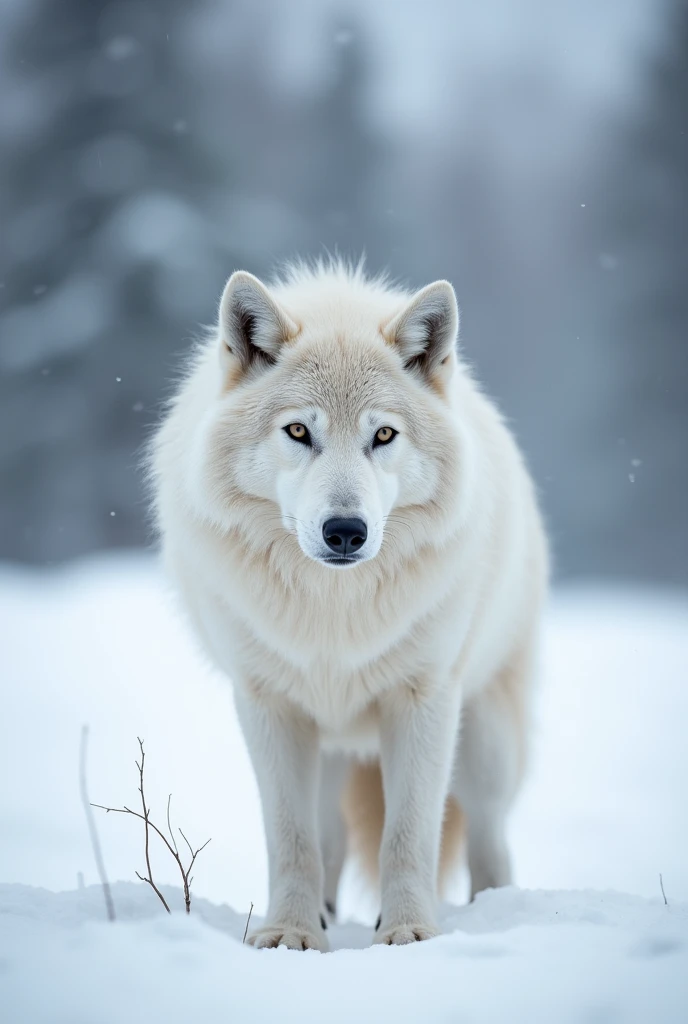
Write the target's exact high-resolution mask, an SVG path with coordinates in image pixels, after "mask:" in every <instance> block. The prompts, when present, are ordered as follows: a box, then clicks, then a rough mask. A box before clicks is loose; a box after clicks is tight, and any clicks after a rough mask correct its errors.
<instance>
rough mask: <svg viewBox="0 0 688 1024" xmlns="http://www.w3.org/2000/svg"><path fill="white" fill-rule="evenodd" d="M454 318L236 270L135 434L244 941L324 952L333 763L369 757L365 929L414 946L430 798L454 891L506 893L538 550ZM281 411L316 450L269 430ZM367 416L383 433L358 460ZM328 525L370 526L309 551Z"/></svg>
mask: <svg viewBox="0 0 688 1024" xmlns="http://www.w3.org/2000/svg"><path fill="white" fill-rule="evenodd" d="M457 328H458V313H457V310H456V302H455V299H454V293H453V290H452V288H451V286H450V285H449V284H447V282H437V283H436V284H434V285H430V286H428V287H427V288H426V289H423V290H422V291H421V292H419V293H417V294H416V295H415V296H414V295H412V294H409V293H406V292H403V291H401V290H399V289H395V288H393V287H390V286H389V285H387V284H386V283H385V282H384V281H382V280H368V279H366V278H365V276H364V275H363V273H362V271H361V270H360V269H357V270H351V269H348V268H347V267H345V266H343V265H341V264H337V263H335V264H328V265H318V266H316V267H314V268H313V267H305V266H297V267H294V268H292V269H291V270H290V271H289V272H288V273H287V276H286V278H284V279H282V280H280V281H278V282H276V283H275V284H274V285H272V286H271V287H269V288H265V286H263V285H261V284H260V283H259V282H257V281H256V280H255V278H252V277H251V276H250V275H248V274H244V273H239V274H236V275H234V276H233V277H232V278H231V279H230V281H229V283H228V285H227V289H226V290H225V294H224V296H223V300H222V304H221V309H220V317H219V324H218V328H217V330H216V331H214V332H213V333H212V336H210V337H209V338H208V340H207V342H206V343H204V344H203V345H201V346H200V347H199V349H198V351H197V353H196V355H195V357H194V359H193V361H192V364H191V367H190V369H189V372H188V374H187V376H186V378H185V379H184V381H183V383H182V384H181V387H180V388H179V391H178V393H177V395H176V398H175V399H174V401H173V402H172V403H171V405H170V408H169V412H168V414H167V416H166V418H165V420H164V422H163V424H162V426H161V428H160V430H159V432H158V434H157V437H156V439H155V443H154V449H153V459H152V465H153V479H154V485H155V493H156V510H157V518H158V524H159V528H160V532H161V536H162V543H163V551H164V557H165V561H166V565H167V567H168V569H169V571H170V572H171V574H172V576H173V578H174V580H175V581H176V585H177V587H178V589H179V592H180V594H181V596H182V598H183V601H184V603H185V606H186V608H187V609H188V612H189V614H190V616H191V619H192V621H193V623H194V625H195V627H196V630H197V632H198V635H199V637H200V639H201V641H202V643H203V645H204V647H205V649H206V650H207V651H208V653H209V654H210V655H211V656H212V658H213V659H214V660H215V661H216V663H217V664H218V665H219V667H220V668H221V669H222V670H223V671H224V672H226V674H227V676H228V677H230V678H231V680H232V682H233V684H234V690H235V696H236V703H237V708H238V714H239V717H240V720H241V724H242V727H243V730H244V733H245V736H246V741H247V744H248V747H249V750H250V753H251V757H252V760H253V764H254V768H255V771H256V776H257V779H258V784H259V787H260V793H261V799H262V803H263V813H264V820H265V830H266V836H267V845H268V854H269V863H270V906H269V910H268V915H267V920H266V924H265V926H264V927H263V928H261V929H260V930H259V931H258V932H257V933H255V934H254V935H253V936H252V937H251V941H252V942H253V943H254V944H255V945H257V946H274V945H278V944H283V945H287V946H289V947H291V948H298V949H301V948H307V947H312V948H316V949H320V950H324V949H326V948H327V940H326V935H325V931H324V929H323V918H322V912H323V906H324V901H325V900H326V901H327V902H328V903H330V904H333V903H334V900H335V898H336V885H337V880H338V876H339V871H340V870H341V862H342V860H343V857H344V841H345V840H344V833H343V826H342V822H341V817H340V815H339V792H340V788H341V784H342V780H343V778H344V775H345V771H344V768H343V760H342V758H343V757H344V756H346V757H348V758H351V757H358V758H370V757H373V758H376V759H377V758H379V761H380V765H381V769H382V777H383V788H384V806H385V820H384V830H383V834H382V842H381V848H380V881H381V903H382V913H381V923H380V926H379V928H378V930H377V932H376V937H375V941H377V942H386V943H404V942H409V941H414V940H415V939H424V938H427V937H430V936H433V935H435V934H436V933H437V926H436V918H435V903H436V889H437V866H438V857H439V847H440V833H441V825H442V816H443V812H444V806H445V800H446V798H447V796H448V794H450V793H451V794H452V795H453V796H454V797H455V798H456V800H458V802H459V803H460V805H461V808H462V810H463V812H464V815H465V818H466V827H467V835H468V859H469V867H470V871H471V876H472V889H473V892H477V891H478V890H480V889H482V888H485V887H487V886H494V885H502V884H505V883H508V882H509V880H510V868H509V858H508V852H507V849H506V844H505V839H504V821H505V816H506V813H507V810H508V807H509V804H510V802H511V800H512V798H513V796H514V794H515V792H516V789H517V787H518V783H519V780H520V776H521V772H522V768H523V762H524V755H525V748H526V738H527V710H528V695H529V690H530V686H531V679H532V670H533V654H534V650H535V645H536V637H537V627H538V620H539V615H540V609H541V604H542V600H543V596H544V593H545V589H546V580H547V551H546V543H545V538H544V533H543V529H542V525H541V521H540V516H539V514H538V510H537V504H536V500H535V497H534V493H533V487H532V485H531V481H530V479H529V476H528V473H527V471H526V469H525V467H524V464H523V461H522V459H521V457H520V455H519V452H518V450H517V447H516V445H515V443H514V440H513V438H512V436H511V434H510V432H509V430H508V429H507V427H506V426H505V424H504V422H503V420H502V419H501V417H500V415H499V414H498V412H497V411H496V409H495V407H494V406H493V404H492V403H491V402H490V401H489V400H488V399H487V398H486V397H485V396H484V395H483V394H482V393H481V392H480V391H479V389H478V388H477V386H476V384H475V383H474V381H473V379H472V377H471V375H470V374H469V372H468V371H467V369H466V367H465V366H464V365H462V363H461V362H460V360H459V358H458V356H457V352H456V332H457ZM292 422H300V423H304V424H305V425H306V426H308V429H309V430H310V431H311V435H312V438H313V443H314V445H315V446H316V447H315V448H310V449H309V448H307V447H306V446H304V445H302V444H299V443H297V442H296V441H294V440H292V438H290V437H289V436H288V434H287V433H286V432H285V430H284V429H283V428H284V427H285V426H287V425H288V424H289V423H292ZM383 426H392V427H393V428H394V429H395V430H397V431H398V435H397V436H396V437H395V438H394V440H393V441H392V443H391V444H389V445H386V446H379V447H376V448H371V443H372V439H373V437H374V435H375V432H376V431H377V430H379V429H380V428H381V427H383ZM332 516H357V517H359V518H362V519H363V520H364V521H365V522H366V524H367V528H368V539H367V540H366V543H365V545H364V546H363V548H362V549H361V552H360V554H361V560H360V561H359V562H358V563H357V564H355V565H353V566H351V567H345V568H336V567H333V566H331V565H329V564H325V563H324V562H323V561H322V558H323V557H325V556H326V555H327V554H328V550H327V548H326V546H325V545H324V542H323V538H322V524H323V522H324V521H325V520H326V519H327V518H329V517H332ZM462 709H463V712H462ZM460 722H461V737H460V738H459V723H460ZM337 752H339V753H338V754H337V757H338V760H337V759H336V758H334V757H332V756H331V755H332V754H333V753H335V754H336V753H337ZM321 767H322V773H321ZM321 774H322V777H323V785H322V787H321V786H320V776H321ZM319 804H320V809H319ZM323 851H324V856H325V865H323Z"/></svg>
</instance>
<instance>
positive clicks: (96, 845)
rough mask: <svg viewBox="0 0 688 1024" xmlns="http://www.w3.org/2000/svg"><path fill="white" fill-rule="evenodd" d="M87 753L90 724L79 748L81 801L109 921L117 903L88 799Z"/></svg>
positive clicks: (83, 734)
mask: <svg viewBox="0 0 688 1024" xmlns="http://www.w3.org/2000/svg"><path fill="white" fill-rule="evenodd" d="M87 754H88V726H87V725H84V726H82V728H81V745H80V750H79V788H80V790H81V802H82V804H83V805H84V814H85V815H86V821H87V823H88V832H89V835H90V837H91V846H92V847H93V857H94V860H95V862H96V868H97V869H98V875H99V876H100V884H101V887H102V890H103V899H104V900H105V912H106V913H107V917H108V921H114V920H115V904H114V903H113V901H112V893H111V892H110V883H109V882H108V877H107V872H106V870H105V861H104V860H103V852H102V850H101V848H100V840H99V838H98V830H97V828H96V823H95V818H94V817H93V811H92V810H91V804H90V802H89V799H88V784H87V780H86V759H87Z"/></svg>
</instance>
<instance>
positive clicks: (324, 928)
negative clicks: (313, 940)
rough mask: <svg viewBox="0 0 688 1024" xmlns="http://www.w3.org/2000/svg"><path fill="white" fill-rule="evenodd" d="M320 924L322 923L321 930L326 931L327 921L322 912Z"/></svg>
mask: <svg viewBox="0 0 688 1024" xmlns="http://www.w3.org/2000/svg"><path fill="white" fill-rule="evenodd" d="M320 924H321V925H322V929H323V931H324V932H326V931H327V921H326V920H325V915H324V914H321V915H320Z"/></svg>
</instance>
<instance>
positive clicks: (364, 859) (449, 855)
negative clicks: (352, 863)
mask: <svg viewBox="0 0 688 1024" xmlns="http://www.w3.org/2000/svg"><path fill="white" fill-rule="evenodd" d="M342 809H343V812H344V819H345V821H346V825H347V830H348V833H349V849H350V850H351V852H352V854H353V855H354V857H355V858H356V859H357V860H358V861H359V863H360V865H361V867H362V868H363V871H364V874H365V875H366V876H367V878H368V879H369V880H370V882H371V883H372V884H374V885H376V886H377V884H378V881H379V868H378V860H379V853H380V842H381V840H382V829H383V827H384V821H385V798H384V794H383V791H382V773H381V771H380V764H379V762H378V761H369V762H366V763H361V762H356V763H355V764H354V765H353V766H352V768H351V771H350V774H349V778H348V781H347V784H346V787H345V789H344V794H343V801H342ZM463 835H464V820H463V814H462V812H461V808H460V807H459V805H458V804H457V802H456V801H455V800H454V798H453V797H452V796H449V797H447V803H446V806H445V810H444V824H443V827H442V846H441V852H440V865H439V879H438V891H439V893H440V895H442V894H443V892H444V890H445V888H446V886H447V885H448V884H449V882H450V881H451V877H452V874H453V872H454V869H455V867H456V863H457V861H458V858H459V854H460V852H461V847H462V845H463Z"/></svg>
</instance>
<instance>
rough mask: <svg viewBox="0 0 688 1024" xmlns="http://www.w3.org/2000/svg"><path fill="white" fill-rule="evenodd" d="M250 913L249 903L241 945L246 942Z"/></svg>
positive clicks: (251, 907)
mask: <svg viewBox="0 0 688 1024" xmlns="http://www.w3.org/2000/svg"><path fill="white" fill-rule="evenodd" d="M252 913H253V904H251V906H250V908H249V911H248V917H247V918H246V927H245V928H244V937H243V939H242V940H241V944H242V946H243V944H244V943H245V942H246V936H247V935H248V926H249V924H250V923H251V914H252Z"/></svg>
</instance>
